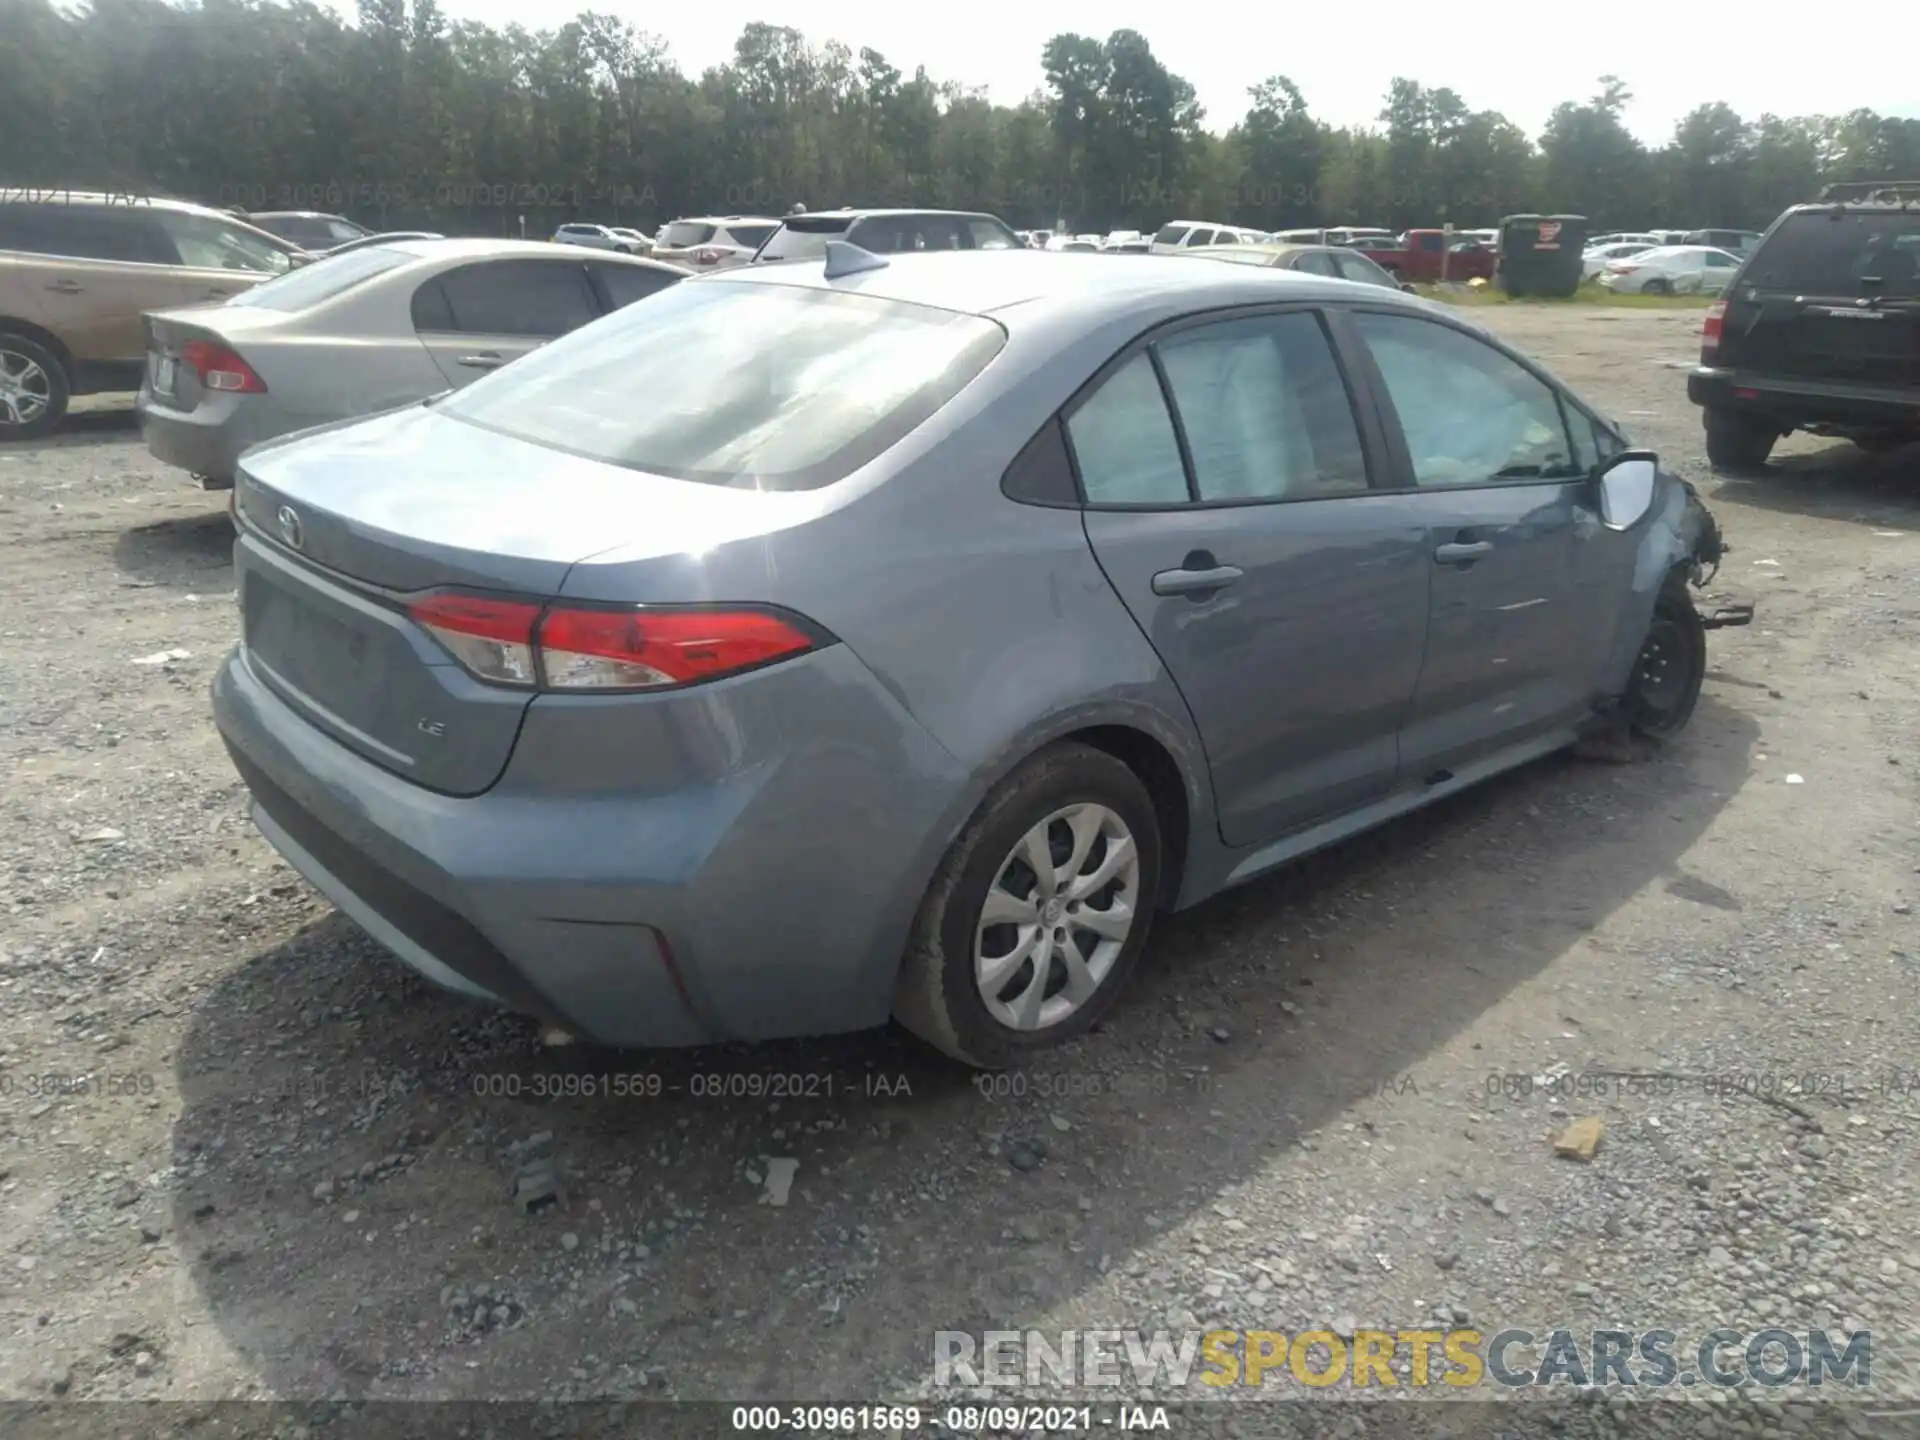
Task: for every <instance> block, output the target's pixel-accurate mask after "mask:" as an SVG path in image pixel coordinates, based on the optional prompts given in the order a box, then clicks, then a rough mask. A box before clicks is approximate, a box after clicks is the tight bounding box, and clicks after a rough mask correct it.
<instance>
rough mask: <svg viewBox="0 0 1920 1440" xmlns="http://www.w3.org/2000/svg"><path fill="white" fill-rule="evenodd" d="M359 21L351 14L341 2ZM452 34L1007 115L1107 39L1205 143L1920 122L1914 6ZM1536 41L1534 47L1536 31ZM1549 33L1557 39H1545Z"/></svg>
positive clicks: (1345, 1) (1105, 16) (1455, 10)
mask: <svg viewBox="0 0 1920 1440" xmlns="http://www.w3.org/2000/svg"><path fill="white" fill-rule="evenodd" d="M336 3H339V6H340V8H341V9H343V10H346V11H347V12H348V13H351V12H352V8H353V7H352V0H336ZM441 4H442V7H443V8H444V9H445V11H446V12H447V13H448V14H449V15H452V16H454V17H456V18H460V19H474V20H483V21H485V22H487V23H488V24H492V25H504V24H508V23H510V22H514V21H517V22H519V23H520V24H522V25H525V26H527V27H528V28H530V29H539V28H542V27H544V26H552V25H555V24H558V23H560V22H561V21H562V20H564V19H565V18H567V17H568V16H570V15H571V14H572V13H573V11H574V10H576V9H589V8H591V9H596V10H602V11H607V12H610V13H613V14H616V15H619V16H621V17H622V18H623V19H625V20H627V21H629V22H630V23H632V24H633V25H635V26H637V27H639V28H640V29H643V30H648V31H651V32H653V33H654V34H656V35H658V36H660V37H661V38H663V39H664V40H665V41H666V42H667V46H668V50H669V53H670V54H671V55H672V56H673V58H674V59H675V60H676V61H677V62H678V64H679V65H680V68H681V69H682V70H684V71H686V72H687V73H688V74H690V75H697V74H698V73H699V72H700V71H701V70H703V69H705V68H706V67H707V66H709V65H715V64H718V63H719V62H721V61H722V60H725V59H726V58H728V56H729V55H730V54H731V53H732V50H733V42H734V39H735V37H736V36H737V35H738V34H739V33H740V30H741V27H742V26H743V25H745V24H746V22H747V21H749V20H764V21H766V22H767V23H768V24H772V25H790V26H792V27H793V28H795V29H796V30H799V31H801V32H802V33H803V34H805V35H806V37H807V38H808V39H809V40H810V41H812V42H814V43H815V44H820V43H822V42H824V41H827V40H830V39H831V40H839V41H841V42H843V43H845V44H847V45H849V46H851V47H852V48H853V49H854V50H856V51H857V50H859V48H860V47H861V46H863V45H870V46H872V47H873V48H874V49H876V50H878V51H880V52H881V53H882V54H884V55H885V56H886V57H887V59H888V60H890V61H891V62H892V63H893V64H894V65H896V66H898V67H899V68H900V69H901V70H903V71H905V72H906V73H907V74H908V75H911V74H912V73H913V71H914V67H915V66H916V65H925V66H926V67H927V71H928V73H929V74H931V75H932V76H933V77H934V78H935V79H936V80H958V81H961V82H963V83H966V84H970V85H984V86H986V87H987V90H988V94H989V95H990V97H991V98H992V99H993V100H995V101H996V102H999V103H1001V104H1009V105H1010V104H1014V103H1017V102H1018V101H1019V100H1020V99H1021V98H1022V97H1024V96H1025V95H1026V94H1028V93H1029V92H1030V91H1031V90H1033V89H1034V88H1035V87H1036V86H1038V85H1039V84H1040V83H1041V73H1040V49H1041V46H1042V45H1044V44H1045V43H1046V40H1047V38H1048V37H1049V36H1051V35H1055V34H1058V33H1059V32H1060V31H1063V30H1073V31H1079V32H1081V33H1083V34H1089V35H1096V36H1101V37H1104V36H1106V35H1107V34H1108V33H1110V32H1111V31H1114V30H1120V29H1133V30H1138V31H1139V32H1140V33H1141V34H1143V35H1145V36H1146V37H1147V40H1148V42H1149V43H1150V44H1151V45H1152V46H1153V50H1154V53H1155V54H1156V55H1157V56H1159V57H1160V59H1161V60H1162V62H1163V63H1165V64H1166V65H1167V66H1168V67H1169V68H1170V69H1172V70H1173V71H1174V72H1175V73H1176V74H1179V75H1184V76H1185V77H1186V78H1187V79H1188V80H1189V81H1191V82H1192V83H1193V86H1194V88H1195V89H1196V90H1198V91H1199V95H1200V102H1201V104H1203V105H1204V106H1206V109H1207V124H1208V127H1209V128H1210V129H1215V130H1224V129H1225V128H1226V127H1227V126H1228V125H1230V124H1232V123H1233V122H1234V121H1235V120H1237V119H1238V118H1239V117H1240V116H1241V115H1242V114H1243V113H1244V112H1245V110H1246V106H1247V89H1248V87H1249V86H1252V85H1255V84H1257V83H1259V82H1260V81H1261V80H1262V79H1264V78H1266V77H1267V76H1268V75H1272V74H1275V73H1279V74H1284V75H1289V76H1291V77H1292V78H1293V80H1294V83H1295V84H1297V85H1298V86H1299V87H1300V89H1301V90H1302V91H1303V92H1304V93H1305V95H1306V98H1307V104H1308V105H1309V106H1310V107H1311V108H1312V110H1313V113H1314V114H1315V115H1316V116H1317V117H1319V118H1320V119H1323V120H1327V121H1330V122H1332V123H1333V124H1336V125H1351V124H1362V123H1371V122H1372V121H1373V120H1374V118H1375V116H1376V115H1377V114H1378V112H1379V110H1380V105H1381V97H1382V96H1383V95H1384V94H1385V93H1386V89H1387V83H1388V81H1389V80H1391V79H1392V78H1393V77H1394V76H1396V75H1405V76H1409V77H1411V78H1412V79H1415V80H1418V81H1420V82H1421V83H1422V84H1425V85H1430V86H1437V85H1450V86H1452V87H1453V89H1455V90H1456V91H1458V92H1459V93H1460V95H1461V97H1462V98H1463V99H1465V101H1466V102H1467V104H1469V105H1470V106H1473V107H1474V108H1475V109H1488V110H1498V111H1501V112H1503V113H1504V114H1505V115H1506V116H1507V118H1508V119H1510V120H1512V121H1514V122H1515V123H1516V124H1518V125H1519V126H1521V127H1522V128H1523V129H1525V130H1526V131H1527V133H1528V134H1530V135H1534V136H1536V137H1537V136H1538V134H1539V131H1540V128H1541V127H1542V126H1543V125H1544V124H1545V123H1546V119H1547V116H1548V114H1550V113H1551V111H1552V110H1553V107H1554V106H1555V105H1557V104H1559V103H1560V102H1561V101H1562V100H1568V99H1575V100H1584V99H1587V98H1588V97H1589V96H1591V95H1592V94H1593V93H1594V92H1595V91H1596V90H1597V89H1598V88H1599V87H1598V86H1597V84H1596V83H1595V80H1596V77H1598V76H1600V75H1602V74H1607V73H1612V74H1617V75H1619V76H1621V77H1622V78H1623V79H1624V80H1626V82H1627V84H1628V86H1629V87H1630V88H1631V89H1632V91H1633V96H1634V99H1633V104H1632V107H1631V109H1630V110H1629V111H1628V114H1627V121H1628V124H1629V125H1630V126H1631V127H1632V128H1633V130H1634V132H1635V133H1636V134H1638V135H1639V136H1640V137H1641V138H1642V139H1644V140H1648V141H1655V142H1657V141H1664V140H1666V139H1667V138H1668V137H1669V136H1670V135H1671V134H1672V131H1673V126H1674V123H1675V122H1676V121H1677V120H1678V119H1679V118H1680V117H1681V116H1682V115H1684V114H1686V113H1687V111H1689V110H1691V109H1692V108H1693V107H1694V106H1696V105H1699V104H1702V103H1705V102H1707V101H1710V100H1724V101H1726V102H1727V103H1728V104H1729V105H1731V106H1732V107H1733V108H1734V109H1735V110H1737V111H1738V112H1739V113H1740V114H1741V115H1743V116H1745V117H1747V118H1750V119H1751V118H1754V117H1757V116H1759V115H1761V114H1763V113H1765V112H1766V111H1768V110H1773V111H1775V112H1778V113H1782V114H1796V115H1803V114H1818V113H1843V112H1845V111H1847V110H1851V109H1855V108H1858V107H1860V106H1866V107H1869V108H1871V109H1875V110H1878V111H1880V112H1881V113H1882V114H1888V115H1910V116H1920V67H1917V66H1916V65H1915V62H1914V57H1915V55H1916V54H1920V4H1916V3H1915V0H1823V3H1821V4H1819V5H1818V7H1817V10H1813V11H1807V12H1800V13H1806V14H1815V13H1817V15H1818V17H1819V32H1820V35H1821V36H1822V37H1823V41H1822V45H1821V47H1820V49H1819V51H1818V54H1817V56H1813V57H1810V56H1809V55H1808V54H1807V52H1806V51H1805V50H1804V49H1802V48H1800V47H1799V46H1798V45H1797V44H1796V43H1795V42H1793V41H1792V40H1791V37H1790V34H1789V33H1788V32H1790V30H1791V28H1792V26H1793V23H1794V22H1793V16H1794V15H1795V13H1796V7H1792V6H1789V5H1787V4H1784V3H1782V4H1777V5H1766V6H1757V7H1752V8H1748V7H1744V6H1739V5H1733V4H1727V3H1707V0H1677V3H1638V4H1582V3H1563V4H1552V3H1548V4H1539V3H1525V4H1522V3H1515V0H1445V3H1442V0H1426V3H1416V0H1342V3H1334V4H1323V3H1311V0H1309V3H1291V4H1276V3H1274V0H1225V3H1221V0H1215V3H1212V4H1206V5H1195V4H1184V3H1179V0H1098V3H1095V0H1025V3H1011V0H887V3H879V4H876V3H869V0H748V3H746V4H745V5H744V6H736V5H732V4H712V3H700V0H694V3H687V0H679V3H674V4H667V5H661V4H658V3H652V4H642V3H640V0H578V3H575V0H544V3H542V4H540V5H537V6H536V5H531V4H528V3H526V0H441ZM1529 27H1531V28H1534V29H1537V30H1538V32H1539V34H1540V36H1541V43H1540V45H1539V46H1538V47H1537V48H1535V47H1533V46H1530V45H1529V44H1528V42H1527V38H1526V35H1525V31H1526V30H1527V29H1528V28H1529ZM1549 34H1552V35H1553V36H1554V38H1553V39H1552V40H1549V39H1548V38H1547V37H1548V35H1549Z"/></svg>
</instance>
